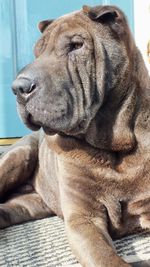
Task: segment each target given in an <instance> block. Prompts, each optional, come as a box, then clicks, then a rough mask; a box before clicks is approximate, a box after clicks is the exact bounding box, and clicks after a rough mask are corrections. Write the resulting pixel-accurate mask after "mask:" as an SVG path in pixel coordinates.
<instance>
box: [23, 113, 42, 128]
mask: <svg viewBox="0 0 150 267" xmlns="http://www.w3.org/2000/svg"><path fill="white" fill-rule="evenodd" d="M26 121H27V126H28V127H29V128H30V129H31V130H33V131H38V130H39V129H40V128H41V125H39V124H38V123H35V122H33V118H32V115H31V114H30V113H28V115H27V118H26Z"/></svg>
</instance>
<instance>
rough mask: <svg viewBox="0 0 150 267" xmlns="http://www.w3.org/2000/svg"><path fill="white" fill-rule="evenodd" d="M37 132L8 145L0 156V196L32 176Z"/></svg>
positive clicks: (37, 141) (35, 163) (34, 165)
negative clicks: (6, 149)
mask: <svg viewBox="0 0 150 267" xmlns="http://www.w3.org/2000/svg"><path fill="white" fill-rule="evenodd" d="M38 143H39V134H38V133H33V134H30V135H28V136H25V137H24V138H22V139H20V140H19V141H18V142H17V143H16V144H14V145H12V146H10V147H9V148H8V151H6V152H5V153H3V154H2V156H1V158H0V198H3V197H5V196H6V193H7V192H8V191H10V190H12V189H14V188H15V187H16V186H18V185H20V184H22V183H24V182H26V181H27V180H28V179H29V178H32V174H33V172H34V170H35V167H36V165H37V160H38Z"/></svg>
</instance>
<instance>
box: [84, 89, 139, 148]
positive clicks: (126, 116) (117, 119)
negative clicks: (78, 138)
mask: <svg viewBox="0 0 150 267" xmlns="http://www.w3.org/2000/svg"><path fill="white" fill-rule="evenodd" d="M136 103H137V94H136V90H135V88H133V89H132V90H130V93H129V94H128V96H127V97H126V98H125V99H124V100H123V103H122V105H121V107H119V108H118V104H119V102H117V103H116V106H114V107H113V108H112V107H110V106H111V105H108V106H107V105H105V106H106V107H104V108H103V110H101V109H100V110H99V111H98V113H97V115H96V117H95V119H94V120H92V122H91V124H90V126H89V128H88V130H87V134H86V136H85V139H86V141H87V142H88V143H89V144H90V145H92V146H94V147H95V148H100V149H104V150H107V151H117V152H118V151H121V152H122V151H124V152H127V151H131V150H132V149H134V148H135V146H136V139H135V135H134V130H133V128H134V127H133V118H134V117H135V112H136Z"/></svg>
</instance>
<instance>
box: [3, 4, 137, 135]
mask: <svg viewBox="0 0 150 267" xmlns="http://www.w3.org/2000/svg"><path fill="white" fill-rule="evenodd" d="M85 3H86V4H88V5H91V6H92V5H100V4H111V5H112V4H113V5H117V6H119V7H121V8H122V9H123V10H124V11H125V13H126V15H127V16H128V19H129V23H130V26H131V29H132V30H133V0H126V1H121V0H93V1H92V0H61V1H60V0H55V1H52V0H42V1H41V0H32V1H31V0H0V36H1V39H0V138H5V137H19V136H23V135H25V134H27V133H28V132H29V130H28V129H27V128H25V126H24V125H23V123H22V122H21V121H20V119H19V117H18V114H17V111H16V103H15V97H14V96H13V94H12V92H11V90H10V88H11V83H12V81H13V79H14V77H15V76H16V73H17V72H18V71H19V70H20V69H21V68H22V67H23V66H24V65H26V64H28V63H29V62H31V61H32V60H33V53H32V51H33V45H34V43H35V41H36V40H37V39H38V37H39V35H40V33H39V32H38V30H37V24H38V22H39V21H40V20H44V19H47V18H56V17H58V16H61V15H63V14H65V13H67V12H71V11H73V10H76V9H80V8H81V6H82V5H83V4H85Z"/></svg>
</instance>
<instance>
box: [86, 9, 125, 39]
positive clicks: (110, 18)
mask: <svg viewBox="0 0 150 267" xmlns="http://www.w3.org/2000/svg"><path fill="white" fill-rule="evenodd" d="M83 11H84V13H86V14H87V15H88V17H89V18H90V19H91V20H93V21H96V22H99V23H102V24H107V25H108V26H109V27H110V28H111V30H112V31H113V32H114V33H115V34H116V35H117V36H120V37H121V36H123V34H124V32H125V28H126V27H125V25H126V26H127V20H126V17H125V15H124V13H123V12H122V11H121V10H120V9H119V8H118V7H115V6H96V7H89V6H83ZM127 27H128V26H127Z"/></svg>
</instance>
